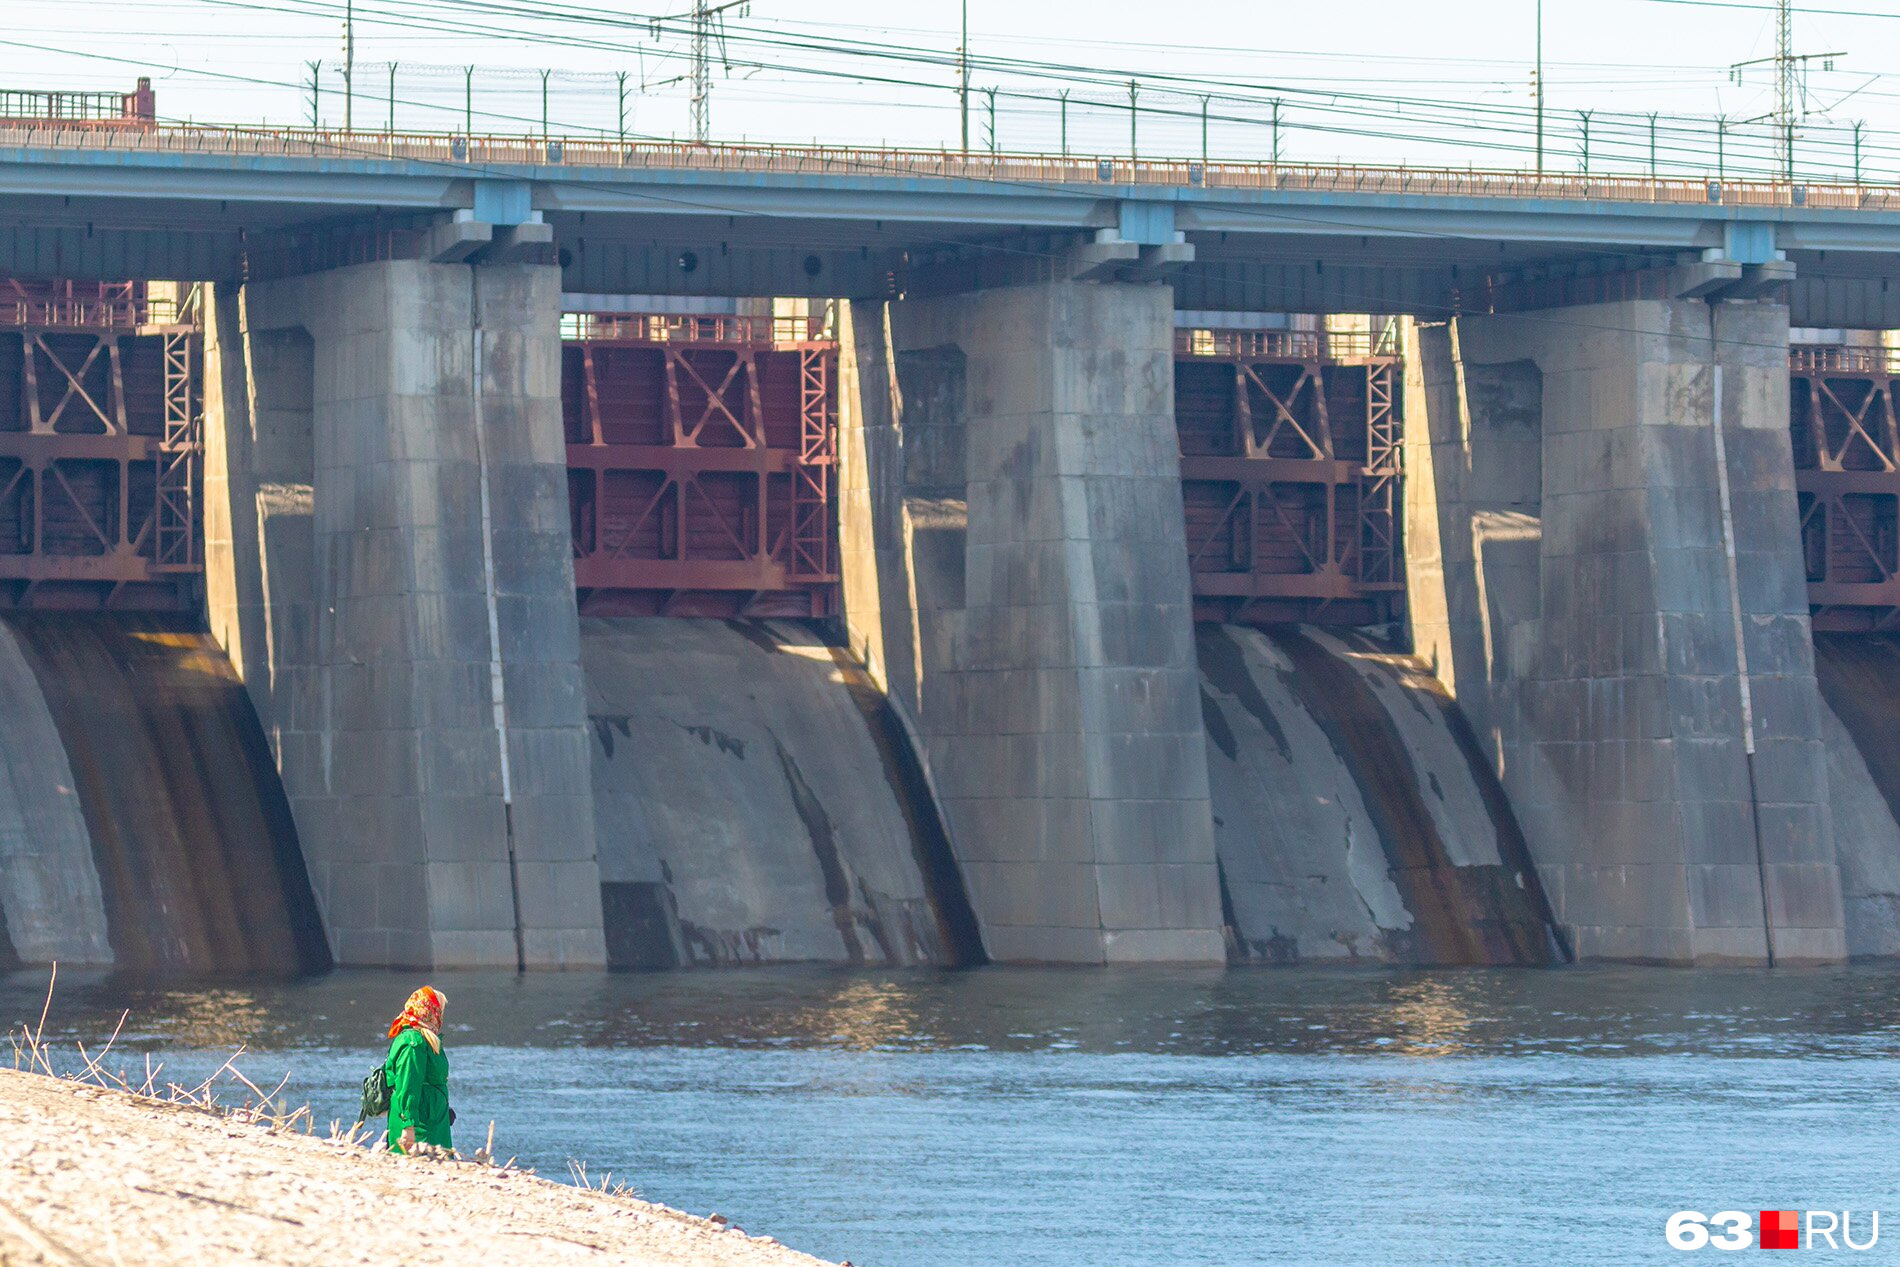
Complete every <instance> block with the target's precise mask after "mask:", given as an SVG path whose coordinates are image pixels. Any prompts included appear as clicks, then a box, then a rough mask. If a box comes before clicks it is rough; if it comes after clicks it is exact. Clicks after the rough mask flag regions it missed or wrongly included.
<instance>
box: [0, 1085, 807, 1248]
mask: <svg viewBox="0 0 1900 1267" xmlns="http://www.w3.org/2000/svg"><path fill="white" fill-rule="evenodd" d="M398 1261H400V1262H402V1263H404V1264H406V1265H408V1267H417V1265H420V1264H428V1263H445V1264H446V1263H456V1264H473V1263H480V1264H483V1265H484V1267H494V1265H498V1264H514V1263H520V1264H543V1263H609V1262H618V1263H630V1264H637V1265H640V1267H645V1265H647V1264H653V1265H655V1267H658V1265H660V1264H666V1265H668V1267H671V1265H673V1264H687V1263H690V1264H702V1263H703V1264H708V1265H711V1267H726V1265H728V1264H729V1265H730V1267H795V1265H800V1264H803V1265H807V1267H809V1265H813V1264H818V1263H819V1260H818V1259H816V1258H812V1257H810V1256H809V1255H806V1254H800V1253H795V1252H793V1251H791V1250H788V1249H786V1248H785V1247H783V1246H781V1245H778V1244H775V1243H773V1242H770V1241H767V1240H764V1239H758V1240H755V1239H753V1238H752V1237H750V1236H748V1235H746V1234H745V1233H743V1232H739V1231H736V1230H726V1229H722V1228H720V1227H719V1226H718V1225H716V1224H714V1223H711V1222H709V1221H707V1220H705V1219H699V1218H694V1217H692V1216H690V1215H686V1214H682V1213H680V1212H678V1211H676V1210H671V1209H668V1208H667V1207H665V1206H660V1205H652V1204H649V1203H647V1202H644V1201H636V1200H633V1199H630V1198H627V1197H621V1196H611V1195H608V1194H605V1193H600V1192H589V1191H585V1190H583V1189H580V1188H575V1187H570V1186H568V1185H565V1184H559V1183H554V1182H551V1181H549V1180H547V1179H542V1178H537V1177H535V1176H532V1175H527V1174H522V1173H520V1172H504V1171H501V1170H497V1169H493V1168H482V1167H476V1166H470V1165H455V1164H452V1163H439V1162H430V1161H406V1160H403V1159H401V1158H396V1157H389V1156H386V1155H376V1154H371V1153H369V1152H368V1151H366V1150H365V1149H363V1148H361V1147H348V1146H344V1145H341V1144H334V1143H330V1142H327V1141H325V1140H321V1139H317V1138H314V1137H311V1136H306V1135H301V1134H292V1133H288V1132H272V1131H270V1130H269V1129H267V1128H265V1127H262V1126H253V1125H248V1124H245V1123H242V1122H237V1121H233V1120H231V1119H229V1118H226V1117H221V1116H218V1115H215V1114H213V1113H210V1112H207V1111H204V1110H197V1109H190V1108H184V1107H179V1106H172V1105H166V1104H157V1103H153V1102H150V1101H147V1100H143V1099H139V1098H136V1097H133V1096H129V1095H126V1094H125V1093H123V1092H119V1091H105V1090H100V1089H98V1088H95V1087H89V1086H80V1085H77V1084H73V1083H67V1082H60V1081H55V1080H54V1079H51V1078H46V1077H40V1076H35V1075H32V1074H25V1073H18V1072H14V1071H12V1070H0V1267H73V1265H74V1264H83V1265H84V1267H121V1265H122V1267H142V1265H144V1264H167V1265H169V1264H183V1263H191V1264H198V1263H207V1264H214V1263H247V1264H248V1263H262V1264H322V1265H323V1267H348V1265H350V1264H358V1263H361V1264H376V1265H377V1267H386V1264H388V1263H391V1262H398Z"/></svg>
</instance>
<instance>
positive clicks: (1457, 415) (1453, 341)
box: [1405, 301, 1845, 963]
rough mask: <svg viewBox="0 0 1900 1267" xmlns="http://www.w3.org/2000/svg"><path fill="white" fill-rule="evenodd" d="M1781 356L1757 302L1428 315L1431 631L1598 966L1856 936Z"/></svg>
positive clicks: (1411, 503)
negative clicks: (1836, 821) (1839, 843)
mask: <svg viewBox="0 0 1900 1267" xmlns="http://www.w3.org/2000/svg"><path fill="white" fill-rule="evenodd" d="M1786 347H1787V310H1786V309H1785V308H1784V307H1781V306H1779V305H1775V304H1770V303H1761V302H1753V303H1723V304H1715V305H1711V304H1708V303H1704V302H1700V301H1634V302H1627V303H1617V304H1603V305H1593V306H1583V307H1575V308H1567V309H1561V310H1553V311H1548V312H1536V313H1524V314H1518V315H1509V316H1490V317H1462V318H1459V319H1457V320H1456V321H1455V322H1453V323H1451V324H1449V325H1439V326H1422V327H1418V328H1417V329H1416V331H1415V336H1414V345H1413V347H1412V349H1411V355H1409V356H1408V357H1407V383H1406V393H1407V400H1406V416H1407V419H1408V424H1409V425H1408V433H1407V439H1406V449H1407V452H1406V462H1407V468H1406V469H1407V484H1406V501H1407V505H1406V525H1405V527H1406V533H1407V542H1408V550H1407V556H1408V557H1407V574H1408V588H1409V597H1410V602H1411V605H1412V612H1413V623H1414V636H1415V643H1416V646H1417V649H1418V652H1419V653H1420V655H1422V656H1424V657H1425V658H1426V659H1427V660H1428V661H1430V662H1431V663H1432V664H1433V665H1434V667H1435V670H1436V672H1437V673H1438V675H1439V676H1440V678H1441V679H1442V680H1443V681H1444V682H1445V683H1446V685H1447V686H1448V687H1449V688H1450V689H1451V690H1452V691H1453V692H1454V693H1455V695H1456V696H1457V698H1458V701H1459V703H1460V704H1461V705H1462V706H1463V708H1464V710H1465V712H1466V713H1467V715H1468V716H1469V717H1470V719H1471V721H1472V723H1473V725H1474V727H1475V728H1476V730H1477V732H1478V735H1479V737H1480V741H1481V743H1482V744H1483V745H1484V746H1485V748H1486V749H1487V752H1488V753H1489V755H1490V756H1491V758H1492V760H1493V761H1495V763H1496V765H1497V768H1498V771H1499V773H1500V775H1501V777H1502V778H1503V780H1504V782H1505V785H1506V787H1507V789H1508V790H1509V791H1510V794H1511V798H1512V801H1513V804H1514V805H1515V807H1516V809H1517V812H1518V814H1519V817H1520V818H1521V820H1522V822H1523V825H1524V830H1525V834H1526V837H1527V839H1528V842H1529V845H1530V849H1531V852H1532V855H1533V857H1534V858H1535V859H1536V861H1537V864H1538V868H1539V871H1540V874H1541V875H1542V876H1543V879H1544V883H1545V887H1546V889H1547V891H1548V892H1549V894H1550V898H1551V902H1552V906H1553V908H1554V909H1555V912H1556V915H1557V919H1558V921H1559V923H1560V924H1561V925H1562V926H1563V928H1564V930H1565V932H1566V934H1567V936H1568V937H1569V938H1570V940H1571V943H1572V945H1573V947H1574V949H1575V951H1576V953H1577V954H1578V956H1579V957H1580V958H1584V959H1617V960H1645V961H1656V962H1666V963H1723V962H1739V963H1754V962H1761V961H1762V960H1764V959H1765V958H1767V957H1768V954H1769V951H1770V944H1769V939H1770V935H1771V934H1772V940H1773V946H1772V949H1773V953H1774V956H1775V958H1776V959H1777V960H1778V961H1781V962H1831V961H1835V960H1838V959H1840V958H1842V957H1843V955H1844V953H1845V944H1844V940H1843V932H1842V910H1841V893H1840V878H1839V871H1838V868H1837V866H1836V863H1835V856H1834V848H1833V843H1832V829H1831V825H1830V822H1829V809H1828V803H1829V789H1828V782H1827V777H1828V776H1827V769H1826V754H1825V751H1824V749H1823V745H1822V741H1821V740H1822V732H1821V710H1820V701H1819V696H1818V694H1817V692H1816V688H1815V681H1814V662H1813V650H1812V640H1811V636H1810V631H1809V627H1808V617H1807V594H1806V588H1805V568H1804V565H1803V561H1802V555H1801V547H1800V538H1799V528H1798V521H1797V513H1796V505H1795V488H1794V473H1793V469H1792V459H1791V454H1790V448H1789V444H1788V435H1787V426H1788V413H1787V408H1788V406H1787V401H1788V396H1787V359H1786ZM1718 369H1719V371H1720V372H1719V375H1718V373H1717V370H1718ZM1718 381H1719V384H1720V387H1719V394H1718V386H1717V384H1718ZM1718 401H1719V427H1720V431H1719V435H1718V432H1717V430H1716V417H1717V416H1718ZM1718 440H1719V442H1720V443H1719V446H1718ZM1718 453H1719V457H1718ZM1723 472H1725V474H1726V482H1727V489H1726V508H1725V505H1724V502H1725V495H1724V489H1723V487H1722V482H1723V481H1722V478H1721V473H1723ZM1731 546H1732V548H1733V550H1734V561H1733V565H1732V566H1731V562H1730V556H1729V553H1728V551H1729V549H1730V548H1731ZM1738 648H1739V651H1738ZM1744 666H1745V667H1744ZM1751 747H1752V749H1753V751H1752V753H1751V752H1750V751H1749V749H1750V748H1751Z"/></svg>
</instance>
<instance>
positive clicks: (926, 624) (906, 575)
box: [840, 282, 1224, 962]
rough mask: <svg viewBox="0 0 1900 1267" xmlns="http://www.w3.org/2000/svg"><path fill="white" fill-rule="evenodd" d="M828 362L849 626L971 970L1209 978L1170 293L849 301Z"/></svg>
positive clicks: (1201, 757) (1208, 876) (1089, 288)
mask: <svg viewBox="0 0 1900 1267" xmlns="http://www.w3.org/2000/svg"><path fill="white" fill-rule="evenodd" d="M844 342H845V347H844V369H843V375H842V383H843V394H842V400H841V436H840V451H841V463H842V467H843V470H842V476H841V489H842V493H841V496H842V503H841V508H840V519H841V542H842V551H843V563H844V571H845V609H846V620H847V625H848V628H849V631H850V636H851V640H852V645H853V648H854V649H855V650H856V651H857V652H858V654H859V655H860V656H861V657H862V658H863V660H864V661H865V663H866V664H867V665H868V666H869V667H870V668H871V671H872V672H873V674H874V675H875V676H877V677H878V678H879V680H880V682H881V684H882V685H884V686H885V688H886V689H887V690H888V691H889V692H890V693H891V695H892V697H893V698H894V700H896V701H897V703H898V706H899V707H900V709H902V710H903V711H904V712H905V714H906V716H907V717H908V719H909V720H910V722H911V724H912V726H913V727H914V728H915V730H916V731H917V732H918V733H919V734H920V735H921V736H922V738H923V740H924V745H923V746H924V749H925V751H926V753H927V755H928V763H929V769H930V774H931V777H932V780H933V782H934V784H935V787H936V791H937V793H938V796H939V798H940V800H941V802H942V804H943V806H944V808H945V812H946V815H947V817H948V819H949V822H950V828H951V837H952V843H953V845H954V847H955V849H956V852H957V857H958V861H959V864H960V866H961V868H962V870H963V874H964V877H965V881H966V884H967V886H968V890H969V893H970V897H971V901H972V904H973V906H974V907H975V910H976V913H977V917H978V919H979V921H980V922H981V924H982V928H983V936H984V944H985V948H986V950H987V951H988V953H989V955H990V956H991V957H992V958H994V959H998V960H1004V961H1046V962H1114V961H1177V962H1180V961H1189V962H1211V961H1218V960H1220V959H1222V958H1223V957H1224V949H1223V944H1222V939H1221V931H1220V928H1221V917H1220V902H1219V882H1218V875H1217V871H1216V864H1215V858H1214V845H1213V830H1212V817H1211V811H1210V809H1209V805H1208V783H1207V766H1206V759H1205V753H1204V747H1205V742H1206V741H1205V734H1204V731H1203V728H1202V722H1201V716H1200V706H1199V696H1198V678H1197V672H1196V667H1195V659H1194V641H1193V624H1192V612H1191V607H1190V599H1189V584H1188V572H1187V555H1186V546H1185V540H1184V528H1183V520H1182V511H1181V489H1180V471H1179V461H1178V458H1177V449H1176V439H1175V433H1174V427H1173V326H1172V308H1171V298H1170V293H1169V292H1168V291H1167V290H1166V289H1165V288H1163V287H1159V286H1129V285H1090V284H1083V283H1073V282H1061V283H1052V284H1044V285H1033V286H1022V287H1017V288H1008V289H997V290H991V291H985V292H981V293H977V294H971V295H958V296H949V297H942V298H929V299H914V300H904V301H893V302H891V303H887V304H853V305H851V307H850V312H849V314H848V316H847V319H846V323H845V328H844Z"/></svg>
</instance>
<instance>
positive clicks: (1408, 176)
mask: <svg viewBox="0 0 1900 1267" xmlns="http://www.w3.org/2000/svg"><path fill="white" fill-rule="evenodd" d="M7 147H20V148H29V149H31V148H37V149H66V150H107V151H115V152H137V153H156V154H201V155H236V156H243V157H284V158H324V159H350V158H354V159H383V160H392V161H405V162H420V163H435V164H440V165H444V166H452V167H458V168H479V167H482V166H487V165H496V166H509V167H522V166H526V167H550V168H552V167H587V168H598V167H621V168H629V169H638V170H667V171H704V172H733V173H746V174H772V175H797V176H812V175H833V176H836V175H858V176H901V177H913V178H934V179H943V180H971V181H988V182H1015V183H1024V184H1034V185H1083V186H1086V185H1157V186H1174V187H1186V188H1209V189H1245V190H1278V191H1285V192H1296V191H1297V192H1320V193H1358V194H1409V195H1425V196H1443V197H1453V196H1457V197H1478V198H1551V199H1562V200H1573V201H1581V200H1593V201H1607V202H1637V203H1675V204H1702V205H1711V204H1713V205H1721V206H1742V207H1811V208H1817V209H1834V210H1840V209H1847V210H1856V209H1871V210H1895V209H1900V186H1895V185H1881V184H1787V183H1782V182H1774V181H1744V180H1730V179H1720V178H1716V177H1711V176H1674V177H1657V178H1651V177H1648V176H1635V175H1582V174H1565V175H1558V174H1550V173H1546V174H1543V175H1537V174H1532V173H1526V172H1513V171H1496V170H1480V169H1477V168H1467V169H1465V170H1462V171H1460V170H1457V169H1455V168H1432V167H1416V168H1414V167H1360V166H1351V165H1341V166H1305V165H1293V164H1287V163H1232V162H1215V163H1200V162H1195V161H1192V160H1188V159H1130V158H1110V157H1078V156H1073V155H1071V156H1057V155H1047V154H978V153H969V154H966V153H961V152H957V151H950V150H916V149H862V148H852V147H844V146H787V145H691V144H683V143H668V142H651V141H630V142H626V143H622V142H620V141H618V140H615V139H613V138H600V137H578V138H576V137H554V136H468V135H461V134H458V133H446V132H445V133H436V132H361V131H359V132H341V131H334V130H329V129H312V128H240V127H221V126H210V125H205V126H196V125H178V124H164V125H153V126H147V127H135V128H127V127H116V126H105V125H88V124H83V123H74V122H66V121H47V122H19V121H12V120H6V121H0V148H7Z"/></svg>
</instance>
